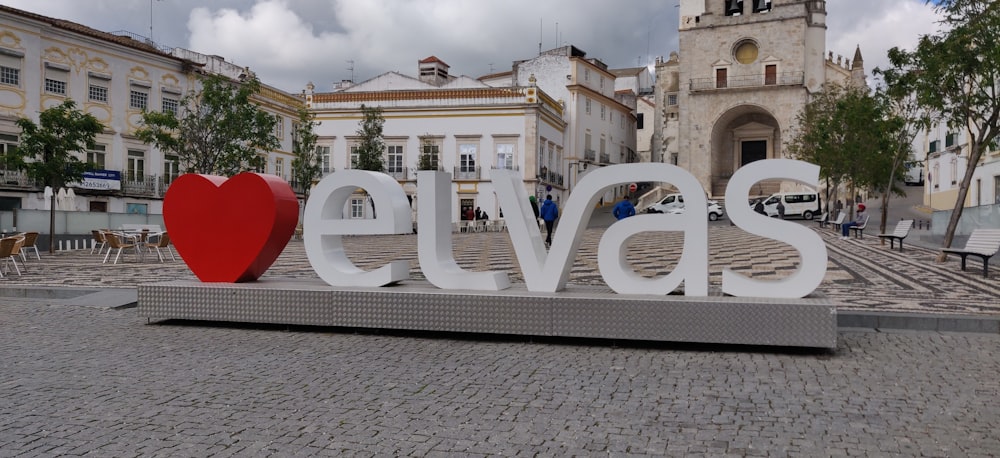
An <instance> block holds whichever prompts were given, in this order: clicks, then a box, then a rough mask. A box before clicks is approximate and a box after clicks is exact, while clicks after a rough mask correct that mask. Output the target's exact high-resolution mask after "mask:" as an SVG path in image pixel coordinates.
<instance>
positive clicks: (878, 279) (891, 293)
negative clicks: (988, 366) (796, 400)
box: [0, 223, 1000, 316]
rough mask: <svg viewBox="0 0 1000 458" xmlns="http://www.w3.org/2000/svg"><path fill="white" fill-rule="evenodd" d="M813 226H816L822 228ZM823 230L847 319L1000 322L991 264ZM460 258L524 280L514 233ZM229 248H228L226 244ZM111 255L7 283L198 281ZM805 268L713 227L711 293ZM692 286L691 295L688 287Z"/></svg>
mask: <svg viewBox="0 0 1000 458" xmlns="http://www.w3.org/2000/svg"><path fill="white" fill-rule="evenodd" d="M811 226H815V223H813V224H812V225H811ZM813 229H814V230H817V231H818V232H819V233H820V234H821V235H822V237H823V239H824V241H825V242H826V244H827V252H828V255H829V262H828V266H827V274H826V277H825V279H824V281H823V283H822V284H821V285H820V286H819V288H818V289H817V291H816V294H818V295H823V296H825V297H828V298H830V299H831V300H832V301H833V302H834V304H836V306H837V307H838V310H854V311H874V312H910V313H933V314H958V315H975V316H995V315H1000V268H994V269H992V270H991V272H990V275H989V278H983V277H982V264H981V263H977V262H975V261H970V262H969V264H968V270H967V271H962V270H961V269H960V268H959V261H958V258H956V257H955V256H951V257H950V258H949V260H948V261H947V262H945V263H940V264H939V263H937V262H935V258H936V256H937V251H936V250H931V249H927V248H923V247H919V246H915V245H911V244H907V245H906V246H905V248H904V251H903V252H899V251H898V250H890V249H889V246H888V245H882V244H881V243H880V240H879V239H878V238H877V237H873V236H867V237H864V238H863V239H851V240H846V241H845V240H840V239H839V238H838V237H837V235H838V234H836V233H835V232H834V231H832V230H829V229H818V228H813ZM602 234H603V229H600V228H591V229H587V230H586V231H585V233H584V240H583V243H582V244H581V249H580V252H579V253H578V255H577V257H576V259H575V262H574V266H573V269H572V271H571V275H570V282H572V283H581V284H591V285H603V284H605V283H604V281H603V279H602V278H601V275H600V272H599V269H598V267H597V245H598V242H599V241H600V237H601V235H602ZM347 239H348V241H347V242H346V249H347V252H348V254H349V256H351V258H352V259H353V260H354V262H355V263H356V264H357V265H359V266H361V267H362V268H367V269H371V268H376V267H379V266H381V265H383V264H384V263H386V262H388V261H391V260H408V261H409V262H410V265H411V276H412V278H414V279H417V280H420V279H422V278H423V276H422V274H421V272H420V267H419V263H418V261H417V251H416V235H390V236H352V237H347ZM453 240H454V248H455V249H454V252H455V258H456V260H457V261H458V263H459V264H460V265H462V266H463V267H465V268H467V269H470V270H502V271H507V272H509V273H510V276H511V280H512V281H513V282H521V281H523V276H522V274H521V272H520V270H519V268H518V266H517V262H516V259H515V255H514V254H513V250H512V248H511V243H510V238H509V237H508V236H507V234H506V233H472V234H465V233H460V234H454V237H453ZM220 243H224V241H223V240H220ZM682 243H683V238H682V236H681V235H680V234H678V233H672V232H663V233H644V234H639V235H637V236H635V237H633V239H631V240H630V242H629V247H630V249H629V255H628V260H629V262H630V264H631V265H632V267H633V268H634V269H636V271H638V272H641V273H642V274H643V275H647V276H656V275H665V274H668V273H670V272H671V271H672V269H673V268H674V267H675V266H676V263H677V259H678V258H679V256H680V255H681V251H682ZM102 258H103V256H97V255H91V254H89V252H88V251H67V252H56V253H55V254H52V255H50V254H48V253H45V252H43V255H42V260H41V261H37V260H31V261H28V262H27V268H28V272H27V273H25V274H24V275H22V276H20V277H18V276H16V275H9V276H7V277H6V278H3V279H0V286H2V285H24V286H92V287H134V286H135V285H137V284H139V283H144V282H157V281H167V280H175V279H194V278H195V277H194V275H193V274H192V273H191V271H190V270H189V269H188V268H187V267H186V266H185V265H184V264H183V262H180V261H175V262H172V261H167V262H165V263H160V262H158V261H157V259H156V256H155V254H154V255H148V254H147V255H146V256H145V258H144V260H142V261H141V262H140V261H139V260H138V259H136V256H135V255H134V254H130V255H129V256H128V257H127V258H126V259H125V260H124V261H120V262H119V263H118V264H117V265H114V264H102V263H101V260H102ZM798 264H799V258H798V253H797V252H796V251H795V250H794V249H792V248H791V247H789V246H788V245H785V244H783V243H780V242H776V241H774V240H771V239H766V238H763V237H757V236H754V235H751V234H748V233H746V232H744V231H742V230H741V229H739V228H736V227H731V226H729V225H722V224H719V225H711V226H710V227H709V284H710V287H711V288H713V290H715V291H718V290H719V288H720V287H721V281H722V269H723V268H730V269H732V270H734V271H736V272H738V273H741V274H744V275H747V276H751V277H753V278H761V279H777V278H781V277H784V276H786V275H788V274H789V273H790V272H791V271H793V270H794V269H796V268H797V267H798ZM265 276H274V277H283V278H288V277H291V278H317V276H316V273H315V272H314V271H313V268H312V266H311V265H310V264H309V261H308V259H307V258H306V255H305V250H304V246H303V243H302V242H301V241H292V242H290V243H289V245H288V246H287V248H286V249H285V251H284V252H283V253H282V255H281V256H280V257H279V258H278V260H277V261H276V262H275V264H274V265H273V266H272V267H271V269H270V270H269V271H268V272H267V273H265ZM682 287H683V286H682Z"/></svg>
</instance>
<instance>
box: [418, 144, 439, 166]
mask: <svg viewBox="0 0 1000 458" xmlns="http://www.w3.org/2000/svg"><path fill="white" fill-rule="evenodd" d="M440 151H441V148H440V147H439V146H438V145H429V144H425V145H424V146H423V153H422V154H423V155H424V156H425V157H426V158H427V159H426V160H427V162H429V163H428V164H426V165H427V166H428V167H430V168H431V170H439V168H438V167H440V166H439V162H438V160H439V159H438V157H439V153H440Z"/></svg>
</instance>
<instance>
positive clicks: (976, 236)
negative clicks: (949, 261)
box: [941, 229, 1000, 278]
mask: <svg viewBox="0 0 1000 458" xmlns="http://www.w3.org/2000/svg"><path fill="white" fill-rule="evenodd" d="M941 251H943V252H945V253H952V254H957V255H959V256H961V257H962V270H965V258H966V256H979V257H980V258H983V278H987V277H988V276H989V274H990V270H989V269H990V258H991V257H993V255H995V254H997V251H1000V229H975V230H973V231H972V235H970V236H969V240H968V241H967V242H965V248H942V249H941Z"/></svg>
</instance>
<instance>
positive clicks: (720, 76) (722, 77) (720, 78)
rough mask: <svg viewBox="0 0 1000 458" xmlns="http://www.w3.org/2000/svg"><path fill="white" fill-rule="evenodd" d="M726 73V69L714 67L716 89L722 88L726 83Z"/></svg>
mask: <svg viewBox="0 0 1000 458" xmlns="http://www.w3.org/2000/svg"><path fill="white" fill-rule="evenodd" d="M728 73H729V72H728V70H727V69H725V68H717V69H715V87H716V88H717V89H722V88H724V87H726V86H727V85H728V83H727V78H728V77H727V74H728Z"/></svg>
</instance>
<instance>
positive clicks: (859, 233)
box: [851, 215, 871, 239]
mask: <svg viewBox="0 0 1000 458" xmlns="http://www.w3.org/2000/svg"><path fill="white" fill-rule="evenodd" d="M869 219H871V215H865V220H864V221H862V222H861V224H859V225H857V226H851V230H852V231H854V236H855V237H857V238H859V239H863V238H865V228H866V227H868V220H869Z"/></svg>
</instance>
